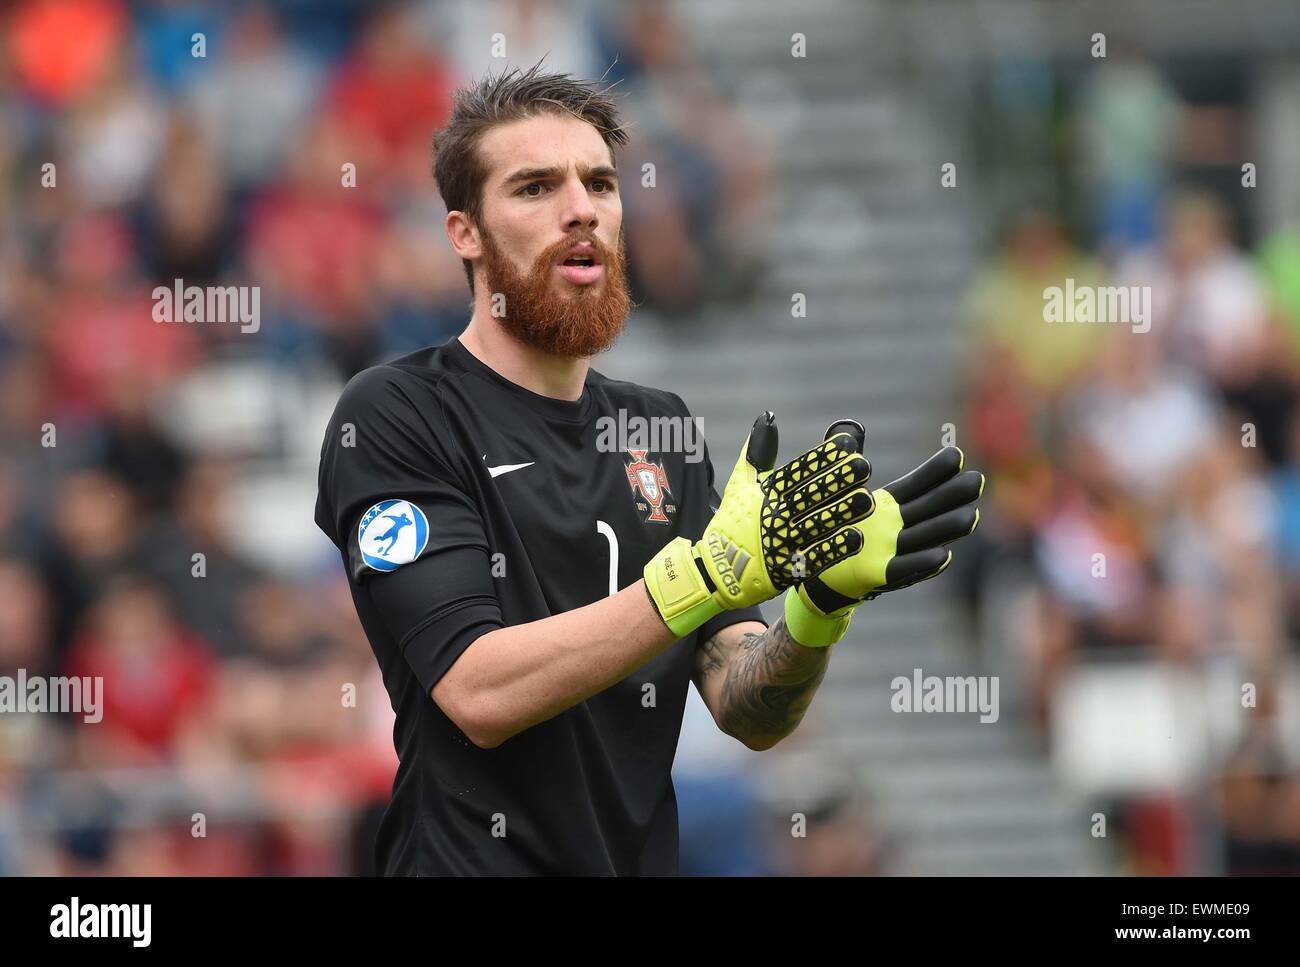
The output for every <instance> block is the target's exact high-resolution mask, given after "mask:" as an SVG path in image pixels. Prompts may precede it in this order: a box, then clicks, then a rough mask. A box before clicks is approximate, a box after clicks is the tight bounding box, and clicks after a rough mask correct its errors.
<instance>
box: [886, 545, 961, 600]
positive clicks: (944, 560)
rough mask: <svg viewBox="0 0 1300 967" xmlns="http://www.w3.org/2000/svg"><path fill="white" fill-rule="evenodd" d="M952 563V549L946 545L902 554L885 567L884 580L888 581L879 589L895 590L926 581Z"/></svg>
mask: <svg viewBox="0 0 1300 967" xmlns="http://www.w3.org/2000/svg"><path fill="white" fill-rule="evenodd" d="M951 563H952V551H950V550H948V549H947V548H946V547H932V548H930V549H928V550H924V551H916V552H914V553H911V554H902V555H900V556H898V557H896V558H894V559H893V560H892V561H890V562H889V565H888V566H887V567H886V568H885V580H886V581H888V582H889V583H888V584H886V585H885V586H884V587H883V588H881V589H880V590H881V591H882V592H884V591H897V590H899V589H901V588H906V587H911V586H912V585H913V584H916V583H918V582H919V581H926V580H929V579H930V578H932V577H935V576H936V575H939V574H941V573H943V571H944V570H945V569H946V568H947V567H948V565H949V564H951Z"/></svg>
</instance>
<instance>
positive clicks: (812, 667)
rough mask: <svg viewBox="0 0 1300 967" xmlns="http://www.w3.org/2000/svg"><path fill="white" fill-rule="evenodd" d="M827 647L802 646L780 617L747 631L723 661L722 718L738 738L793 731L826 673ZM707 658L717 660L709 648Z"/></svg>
mask: <svg viewBox="0 0 1300 967" xmlns="http://www.w3.org/2000/svg"><path fill="white" fill-rule="evenodd" d="M829 651H830V649H829V648H805V647H804V646H803V645H801V644H799V643H798V642H797V641H795V640H794V639H793V638H792V637H791V636H790V632H789V631H787V630H786V627H785V619H784V618H782V619H780V620H778V621H777V622H776V623H775V624H774V625H772V626H771V627H770V628H768V629H767V630H766V631H764V632H763V633H762V634H755V633H753V632H749V633H747V634H745V635H744V636H743V637H742V638H741V640H740V647H739V649H738V650H737V651H736V653H735V654H734V655H733V656H732V658H731V661H730V662H729V663H727V677H726V679H725V680H724V681H723V685H722V710H723V711H722V718H723V722H724V724H725V728H726V731H727V732H729V733H731V734H732V735H735V736H737V737H741V736H752V737H761V738H764V739H775V740H780V739H783V738H785V737H786V736H787V735H789V734H790V733H791V732H793V731H794V729H795V726H797V725H798V724H799V722H800V720H801V719H802V718H803V716H804V713H805V712H807V711H808V706H809V705H810V704H811V703H812V699H813V696H814V695H815V694H816V693H817V686H819V685H820V684H821V681H822V678H823V677H824V676H825V674H826V666H827V664H828V662H829V660H830V659H829V654H828V652H829ZM707 660H708V662H709V663H710V666H712V663H713V662H714V661H718V662H721V661H722V654H721V652H720V650H719V649H718V648H717V647H716V645H715V646H714V647H713V649H712V650H710V651H708V652H707Z"/></svg>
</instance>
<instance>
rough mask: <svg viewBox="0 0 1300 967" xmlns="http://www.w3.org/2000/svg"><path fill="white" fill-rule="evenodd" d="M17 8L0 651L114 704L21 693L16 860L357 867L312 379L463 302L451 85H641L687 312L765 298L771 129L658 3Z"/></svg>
mask: <svg viewBox="0 0 1300 967" xmlns="http://www.w3.org/2000/svg"><path fill="white" fill-rule="evenodd" d="M0 31H2V32H0V211H2V212H3V231H2V232H0V675H3V676H14V675H16V674H17V672H18V670H19V669H24V670H26V673H27V674H28V675H29V676H38V675H40V676H54V675H86V676H102V677H103V680H104V683H105V685H104V688H105V694H104V696H103V720H102V722H100V723H99V724H95V725H88V724H85V723H84V722H82V720H81V718H80V717H79V716H75V715H36V714H6V715H4V716H0V874H5V873H15V872H20V873H58V872H89V873H160V874H169V873H182V872H183V873H340V872H344V873H345V872H366V871H368V870H369V869H370V868H371V857H370V852H369V837H370V835H371V830H372V827H373V824H374V822H375V821H376V816H377V810H378V809H379V808H380V807H381V805H382V803H383V802H385V801H386V798H387V794H388V791H389V787H390V784H391V780H392V775H393V771H394V769H395V767H396V759H395V756H394V754H393V750H392V743H391V734H390V731H391V722H392V714H391V709H390V708H389V706H388V700H387V696H386V694H385V693H384V691H383V688H382V684H381V683H380V681H379V677H378V672H377V669H376V668H375V665H374V660H373V658H372V656H371V654H370V651H369V647H368V645H367V643H366V641H365V638H364V637H363V635H362V634H361V631H360V627H359V625H358V623H357V620H356V617H355V612H354V610H353V605H352V602H351V599H350V597H349V595H348V593H347V589H346V584H345V583H344V582H343V580H342V572H341V569H340V566H339V562H338V559H337V555H336V553H335V552H334V549H333V548H332V547H329V546H328V544H323V543H321V542H320V541H319V540H316V539H315V538H318V537H319V535H316V534H315V533H314V530H313V528H312V524H311V519H310V518H311V506H312V499H311V494H312V493H313V492H314V485H315V483H314V481H315V451H316V448H317V447H318V446H319V435H318V432H317V430H316V428H315V424H310V426H311V429H310V432H307V431H305V430H304V425H305V424H309V423H310V421H309V420H308V419H307V417H308V416H309V414H308V413H307V412H305V409H304V407H305V405H306V404H305V403H304V402H303V401H304V400H311V399H315V398H316V397H315V396H313V394H312V393H311V392H310V387H315V388H316V390H318V394H317V395H318V396H319V398H320V399H322V400H323V401H324V405H327V406H328V405H330V404H331V403H332V400H333V398H334V397H335V396H336V395H337V392H338V389H339V388H340V387H341V385H342V383H343V382H344V381H346V379H347V378H349V377H350V376H351V375H352V374H354V373H355V372H356V371H358V370H359V369H361V368H363V367H365V366H368V365H371V364H373V363H375V362H377V361H380V360H382V359H385V358H391V357H392V356H394V355H397V354H399V353H402V352H406V351H409V350H411V349H414V348H418V347H420V346H424V345H429V344H433V343H437V342H442V341H445V340H446V339H447V338H450V337H451V336H453V335H454V334H456V333H458V332H459V331H460V330H461V329H462V328H463V327H464V325H465V323H466V322H467V320H468V298H469V297H468V292H467V290H466V288H465V280H464V276H463V274H462V269H461V265H460V263H459V260H457V259H456V258H455V257H454V255H453V254H452V252H451V250H450V248H449V246H448V245H447V244H446V241H445V237H444V235H443V231H442V220H443V216H444V214H445V209H444V207H443V205H442V202H441V199H440V198H439V197H438V195H437V192H436V189H435V187H434V184H433V181H432V176H431V166H432V157H431V151H430V143H431V137H432V134H433V132H434V130H435V129H436V128H437V127H438V126H439V125H440V124H441V123H442V122H443V120H444V119H445V118H446V116H447V114H448V112H449V110H450V101H451V95H452V92H453V91H454V89H455V88H456V87H457V86H459V85H461V84H464V83H466V82H468V81H469V80H471V79H476V78H478V77H481V76H482V75H483V74H484V73H485V72H487V71H488V70H492V71H493V72H500V71H501V70H502V69H503V68H505V67H507V66H520V67H527V66H529V65H531V64H532V63H535V62H536V61H538V60H542V59H543V58H545V63H546V66H547V67H549V68H551V69H554V70H560V71H567V72H570V73H573V74H574V75H575V76H578V77H582V78H586V79H603V80H604V81H605V82H606V83H613V84H616V85H617V86H616V87H615V90H616V92H618V93H619V94H620V95H621V96H622V98H623V107H624V111H625V118H626V120H627V121H629V122H630V123H631V125H632V129H631V135H632V142H631V144H630V145H629V146H628V148H627V149H626V151H625V152H623V153H622V154H621V156H620V158H619V163H620V166H622V167H624V168H625V170H628V171H630V172H632V174H630V175H629V176H627V182H628V185H629V189H628V190H627V191H625V196H624V204H625V208H626V222H625V232H626V236H627V239H628V243H629V260H630V261H629V277H630V280H631V283H632V286H633V291H634V297H635V298H636V300H637V304H638V306H639V307H640V308H639V309H638V312H641V313H642V316H641V318H649V317H651V316H653V317H654V318H657V319H659V320H660V321H661V322H663V323H664V324H671V323H672V322H673V321H674V320H678V319H685V318H690V317H691V314H692V313H697V312H698V311H699V310H700V308H701V307H702V306H705V305H707V304H710V303H711V302H712V301H713V300H717V299H734V298H737V297H742V296H743V295H744V294H745V293H746V292H747V291H748V289H749V286H750V284H751V282H752V280H753V278H754V277H755V274H756V271H757V269H758V267H759V266H758V263H757V253H758V251H759V245H760V243H761V240H762V232H763V231H764V218H765V214H764V208H763V205H762V204H761V200H762V199H763V198H764V197H765V196H766V194H767V191H766V179H767V178H768V173H767V168H766V165H765V163H764V161H763V155H762V152H761V151H759V150H757V149H756V147H755V145H754V144H752V143H751V141H750V140H749V139H748V138H747V136H746V133H745V129H744V127H743V125H742V124H741V123H740V122H739V120H738V119H737V118H736V117H734V116H733V115H732V114H731V113H730V112H729V111H728V110H727V108H726V106H725V100H724V97H723V94H722V91H721V90H720V83H721V82H720V80H719V79H717V78H714V77H711V76H710V75H709V73H708V72H707V71H706V70H705V68H704V66H703V65H702V64H701V63H700V62H698V60H697V59H696V58H694V57H693V56H692V55H691V52H690V50H689V49H688V46H687V44H686V41H685V39H684V32H683V31H682V29H681V28H680V26H679V25H678V24H677V22H676V21H675V20H674V18H673V16H672V14H671V12H670V9H669V8H668V7H667V6H666V5H665V4H664V3H661V2H640V0H639V2H634V3H629V4H621V5H619V6H618V7H617V8H610V9H607V8H606V7H605V5H603V4H598V3H594V2H587V0H488V2H478V0H463V2H436V0H428V2H404V3H395V2H380V3H366V2H362V0H311V2H308V0H278V2H265V0H264V2H252V0H241V2H235V3H229V4H227V3H210V2H191V0H153V2H147V0H136V2H123V0H20V2H16V3H13V4H6V5H5V8H4V10H3V12H0ZM647 164H652V165H653V168H651V169H647V168H646V167H645V166H646V165H647ZM647 171H650V172H652V176H651V177H649V178H647ZM638 181H641V182H642V184H643V185H644V186H646V187H653V189H654V190H637V189H636V188H635V187H634V186H636V185H637V183H638ZM705 267H708V271H705ZM176 279H182V280H183V281H184V284H185V285H197V286H225V285H257V286H260V287H261V297H260V299H261V301H260V307H261V322H260V326H259V327H258V328H257V329H256V331H248V332H246V331H241V329H240V328H239V327H238V326H231V325H216V324H200V325H183V324H181V325H177V324H167V325H162V324H158V323H156V322H155V321H154V318H153V303H152V295H151V293H152V291H153V289H154V287H155V286H157V285H165V286H167V287H169V288H170V287H171V286H172V284H173V280H176ZM305 384H306V385H308V387H309V388H308V389H304V385H305ZM250 428H252V429H250ZM254 430H255V431H256V432H254ZM306 437H310V439H306ZM268 482H269V483H268ZM304 534H305V535H307V536H306V537H303V536H302V535H304ZM200 831H202V833H203V835H198V832H200Z"/></svg>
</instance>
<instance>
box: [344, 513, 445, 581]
mask: <svg viewBox="0 0 1300 967" xmlns="http://www.w3.org/2000/svg"><path fill="white" fill-rule="evenodd" d="M428 543H429V520H428V518H427V517H425V516H424V511H422V510H421V509H420V508H419V507H417V506H415V504H413V503H411V502H410V501H409V500H402V499H401V498H393V499H390V500H381V501H380V502H379V503H377V504H375V505H374V506H373V507H371V508H370V509H369V510H367V511H366V512H365V513H364V514H362V515H361V523H360V524H358V525H357V546H358V548H359V549H360V551H361V560H362V561H364V562H365V564H366V566H367V567H370V568H373V569H374V570H376V571H396V570H397V569H398V568H399V567H401V566H402V565H403V564H410V563H411V562H412V561H414V560H415V559H416V558H417V557H419V556H420V554H421V553H423V551H424V548H425V545H427V544H428Z"/></svg>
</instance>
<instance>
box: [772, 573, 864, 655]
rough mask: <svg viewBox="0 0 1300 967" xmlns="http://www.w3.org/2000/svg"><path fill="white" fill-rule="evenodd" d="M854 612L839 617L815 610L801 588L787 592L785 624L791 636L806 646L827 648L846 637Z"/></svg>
mask: <svg viewBox="0 0 1300 967" xmlns="http://www.w3.org/2000/svg"><path fill="white" fill-rule="evenodd" d="M852 618H853V612H852V611H848V612H846V613H845V614H842V615H840V616H839V617H837V618H832V617H827V616H826V615H824V614H818V613H817V612H815V611H813V610H812V609H811V608H810V607H809V606H808V604H807V603H806V602H805V601H804V600H803V597H802V595H801V593H800V589H799V588H791V589H790V590H789V591H787V592H786V593H785V626H786V628H787V629H789V631H790V635H791V637H793V638H794V640H795V641H797V642H799V644H801V645H803V646H804V647H805V648H826V647H829V646H830V645H833V644H835V642H837V641H839V640H840V639H841V638H843V637H844V633H845V632H846V631H848V630H849V621H850V620H851V619H852Z"/></svg>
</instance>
